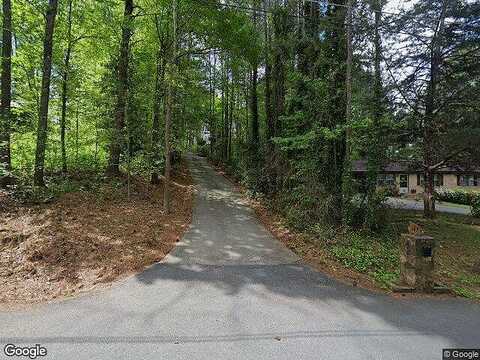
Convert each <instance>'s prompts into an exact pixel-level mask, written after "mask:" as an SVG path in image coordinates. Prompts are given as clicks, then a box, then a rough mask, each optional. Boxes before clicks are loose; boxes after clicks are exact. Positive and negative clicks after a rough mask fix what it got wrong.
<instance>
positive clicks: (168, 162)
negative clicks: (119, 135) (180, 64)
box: [163, 0, 177, 214]
mask: <svg viewBox="0 0 480 360" xmlns="http://www.w3.org/2000/svg"><path fill="white" fill-rule="evenodd" d="M172 10H173V11H172V20H173V21H172V23H173V45H172V46H173V51H172V61H171V62H170V64H169V65H170V68H169V69H170V71H171V73H170V74H169V75H170V76H169V78H168V84H167V101H166V112H165V183H164V188H163V208H164V210H165V212H166V213H167V214H168V213H170V176H171V172H172V154H171V143H170V128H171V124H172V117H173V97H174V89H173V81H174V79H175V73H176V70H177V0H173V8H172Z"/></svg>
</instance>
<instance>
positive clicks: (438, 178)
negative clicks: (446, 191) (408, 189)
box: [417, 174, 443, 187]
mask: <svg viewBox="0 0 480 360" xmlns="http://www.w3.org/2000/svg"><path fill="white" fill-rule="evenodd" d="M424 184H425V175H423V174H418V175H417V185H419V186H423V185H424ZM433 185H434V186H435V187H440V186H443V174H435V175H433Z"/></svg>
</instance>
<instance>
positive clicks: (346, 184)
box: [342, 0, 353, 225]
mask: <svg viewBox="0 0 480 360" xmlns="http://www.w3.org/2000/svg"><path fill="white" fill-rule="evenodd" d="M352 4H353V0H348V1H347V16H346V21H347V24H346V27H347V31H346V37H347V41H346V43H347V61H346V74H345V92H346V94H345V95H346V96H345V97H346V101H345V124H346V130H345V159H344V170H343V182H342V185H343V189H342V195H343V201H344V205H343V211H344V214H343V221H344V222H348V221H349V220H350V219H351V214H350V210H351V206H350V201H351V198H352V195H353V189H352V186H353V181H352V164H351V161H352V149H351V141H352V139H351V138H352V129H351V126H352V66H353V64H352V62H353V59H352V57H353V49H352V21H353V17H352ZM347 225H348V224H347Z"/></svg>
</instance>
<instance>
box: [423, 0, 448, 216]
mask: <svg viewBox="0 0 480 360" xmlns="http://www.w3.org/2000/svg"><path fill="white" fill-rule="evenodd" d="M447 3H448V1H447V0H444V1H443V5H442V12H441V14H440V18H439V19H438V23H437V28H436V30H435V33H434V34H433V38H432V44H431V55H430V81H429V84H428V90H427V97H426V102H425V120H424V124H423V162H424V164H423V166H424V169H425V172H424V174H425V184H424V192H423V206H424V216H425V217H426V218H433V217H435V198H434V193H435V186H434V175H433V170H432V169H433V163H434V151H435V149H434V141H435V131H434V116H435V115H434V112H435V97H436V89H437V83H438V73H439V71H440V63H441V60H442V48H441V42H440V38H441V36H442V33H443V27H444V22H445V12H446V7H447Z"/></svg>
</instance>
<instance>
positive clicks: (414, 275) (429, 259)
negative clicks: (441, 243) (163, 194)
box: [400, 234, 435, 292]
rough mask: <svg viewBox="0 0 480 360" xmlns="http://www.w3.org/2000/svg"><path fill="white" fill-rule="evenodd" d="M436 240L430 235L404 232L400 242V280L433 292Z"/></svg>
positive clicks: (417, 288)
mask: <svg viewBox="0 0 480 360" xmlns="http://www.w3.org/2000/svg"><path fill="white" fill-rule="evenodd" d="M434 250H435V241H434V239H433V238H432V237H430V236H424V235H415V234H403V235H402V237H401V244H400V281H401V282H402V283H403V284H405V285H408V286H410V287H412V288H414V289H415V290H419V291H424V292H433V288H434V285H435V283H434V281H433V269H434Z"/></svg>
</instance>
